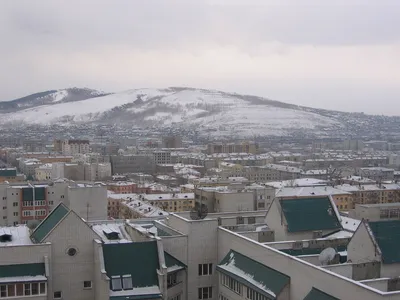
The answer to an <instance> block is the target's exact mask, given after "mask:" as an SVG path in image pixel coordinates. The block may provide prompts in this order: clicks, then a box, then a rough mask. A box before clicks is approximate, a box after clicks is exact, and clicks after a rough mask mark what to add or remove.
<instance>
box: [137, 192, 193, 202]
mask: <svg viewBox="0 0 400 300" xmlns="http://www.w3.org/2000/svg"><path fill="white" fill-rule="evenodd" d="M143 199H144V200H147V201H164V200H173V199H177V200H185V199H189V200H193V199H194V193H169V194H143Z"/></svg>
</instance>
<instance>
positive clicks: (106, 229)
mask: <svg viewBox="0 0 400 300" xmlns="http://www.w3.org/2000/svg"><path fill="white" fill-rule="evenodd" d="M92 229H93V230H94V231H95V232H96V233H97V234H98V235H99V236H100V237H101V239H102V240H103V242H105V243H130V242H131V239H130V237H129V235H128V233H127V232H126V230H125V223H123V222H118V223H110V222H105V223H103V224H96V225H93V226H92ZM113 232H115V233H118V237H119V239H117V240H110V239H108V237H107V235H106V234H109V233H113Z"/></svg>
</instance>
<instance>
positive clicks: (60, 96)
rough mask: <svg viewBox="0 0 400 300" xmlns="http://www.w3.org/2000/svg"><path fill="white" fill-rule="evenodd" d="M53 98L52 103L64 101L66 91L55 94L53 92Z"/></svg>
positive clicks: (66, 94)
mask: <svg viewBox="0 0 400 300" xmlns="http://www.w3.org/2000/svg"><path fill="white" fill-rule="evenodd" d="M52 96H53V99H54V100H53V102H60V101H62V100H64V98H65V97H67V96H68V92H67V91H66V90H59V91H57V92H55V93H54V94H52Z"/></svg>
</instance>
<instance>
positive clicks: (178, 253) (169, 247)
mask: <svg viewBox="0 0 400 300" xmlns="http://www.w3.org/2000/svg"><path fill="white" fill-rule="evenodd" d="M161 239H162V242H163V245H164V250H165V251H166V252H167V253H168V254H171V255H172V256H174V257H175V258H177V259H179V260H180V261H181V262H183V263H184V264H185V265H187V264H188V252H187V246H188V237H187V236H186V235H180V236H163V237H161Z"/></svg>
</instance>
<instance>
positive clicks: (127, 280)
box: [122, 275, 133, 290]
mask: <svg viewBox="0 0 400 300" xmlns="http://www.w3.org/2000/svg"><path fill="white" fill-rule="evenodd" d="M122 285H123V288H124V290H131V289H133V284H132V275H124V276H122Z"/></svg>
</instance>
